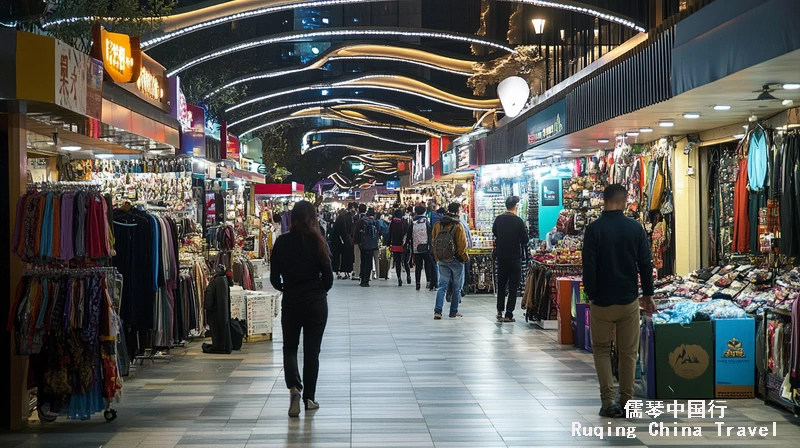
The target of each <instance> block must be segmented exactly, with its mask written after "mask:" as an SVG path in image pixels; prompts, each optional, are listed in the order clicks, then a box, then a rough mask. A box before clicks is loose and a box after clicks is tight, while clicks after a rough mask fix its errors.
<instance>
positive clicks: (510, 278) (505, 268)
mask: <svg viewBox="0 0 800 448" xmlns="http://www.w3.org/2000/svg"><path fill="white" fill-rule="evenodd" d="M518 211H519V196H509V197H508V199H506V212H505V213H503V214H502V215H500V216H498V217H497V218H495V220H494V224H493V225H492V233H493V234H494V249H495V258H496V259H497V321H498V322H514V321H515V319H514V308H516V306H517V288H518V287H519V280H520V276H521V275H522V260H523V259H524V258H525V252H526V251H527V247H528V228H527V227H525V222H524V221H523V220H522V218H520V217H519V216H517V213H518ZM506 285H508V289H507V290H506ZM506 291H508V303H507V304H506ZM504 311H505V315H503V312H504Z"/></svg>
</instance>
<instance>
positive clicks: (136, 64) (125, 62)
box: [92, 25, 142, 83]
mask: <svg viewBox="0 0 800 448" xmlns="http://www.w3.org/2000/svg"><path fill="white" fill-rule="evenodd" d="M92 39H93V43H92V56H93V57H95V58H97V59H100V60H101V61H103V67H104V68H105V71H106V73H107V74H108V76H110V77H111V79H113V80H114V82H119V83H127V82H136V81H137V80H138V79H139V73H140V71H141V67H142V50H141V49H140V47H139V37H138V36H128V35H127V34H120V33H111V32H108V31H106V30H105V29H104V28H103V27H102V26H100V25H95V26H94V28H93V29H92Z"/></svg>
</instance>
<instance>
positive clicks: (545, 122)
mask: <svg viewBox="0 0 800 448" xmlns="http://www.w3.org/2000/svg"><path fill="white" fill-rule="evenodd" d="M566 119H567V101H566V99H562V100H561V101H559V102H557V103H555V104H553V105H552V106H550V107H548V108H547V109H545V110H543V111H541V112H539V113H538V114H536V115H534V116H532V117H530V118H528V121H527V128H528V147H532V146H537V145H540V144H542V143H544V142H546V141H549V140H552V139H554V138H556V137H560V136H562V135H564V126H565V124H566Z"/></svg>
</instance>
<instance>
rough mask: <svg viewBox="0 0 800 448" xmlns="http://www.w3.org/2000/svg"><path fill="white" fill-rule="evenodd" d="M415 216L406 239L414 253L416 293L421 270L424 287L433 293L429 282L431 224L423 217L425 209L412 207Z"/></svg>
mask: <svg viewBox="0 0 800 448" xmlns="http://www.w3.org/2000/svg"><path fill="white" fill-rule="evenodd" d="M414 212H415V213H416V214H417V216H416V217H415V218H414V223H413V224H412V225H411V226H410V227H409V229H408V239H409V240H410V241H411V250H412V251H413V252H414V266H415V267H414V269H415V271H414V273H415V275H416V279H417V291H419V289H420V280H421V279H422V269H423V268H424V269H425V280H426V281H427V282H428V283H427V284H426V285H425V287H426V288H428V289H430V290H431V291H433V289H432V288H433V286H432V283H431V281H432V280H433V266H431V264H432V263H433V260H432V258H431V250H432V249H431V224H430V222H428V218H427V217H426V216H425V207H424V206H422V205H418V206H416V207H414Z"/></svg>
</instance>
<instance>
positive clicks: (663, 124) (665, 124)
mask: <svg viewBox="0 0 800 448" xmlns="http://www.w3.org/2000/svg"><path fill="white" fill-rule="evenodd" d="M658 125H659V126H661V127H662V128H671V127H673V126H675V122H674V121H659V122H658Z"/></svg>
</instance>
